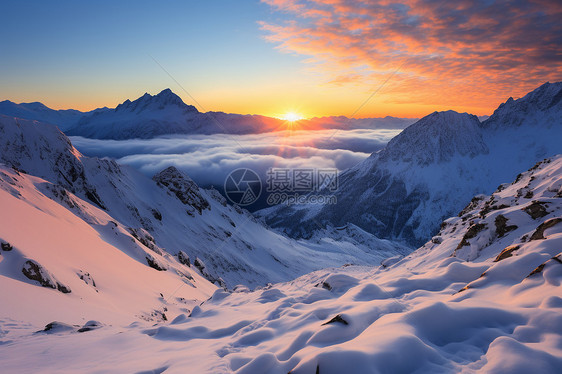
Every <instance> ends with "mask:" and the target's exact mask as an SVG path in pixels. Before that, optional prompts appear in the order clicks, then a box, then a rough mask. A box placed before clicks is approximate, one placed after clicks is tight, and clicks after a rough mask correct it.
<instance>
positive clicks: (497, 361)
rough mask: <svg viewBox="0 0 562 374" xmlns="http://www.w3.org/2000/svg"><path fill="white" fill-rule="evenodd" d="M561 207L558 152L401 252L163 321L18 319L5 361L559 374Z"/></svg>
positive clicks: (331, 372) (119, 368) (216, 369)
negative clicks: (87, 327) (45, 322)
mask: <svg viewBox="0 0 562 374" xmlns="http://www.w3.org/2000/svg"><path fill="white" fill-rule="evenodd" d="M537 204H538V205H539V206H542V207H543V208H544V210H543V209H540V208H537V207H536V206H537ZM536 212H541V213H536ZM560 218H562V156H557V157H556V158H552V159H547V160H545V161H543V162H541V163H539V164H537V165H536V166H535V167H533V168H532V169H531V170H530V171H527V172H524V173H522V174H521V175H520V176H519V177H517V179H516V181H514V182H513V183H506V184H502V185H501V186H500V187H499V188H498V190H497V191H496V192H494V193H493V194H492V195H491V196H483V195H479V196H477V197H475V198H474V199H473V200H472V201H471V202H470V204H469V205H468V206H467V207H466V208H465V209H463V210H462V212H461V213H460V214H459V215H458V216H455V217H451V218H449V219H447V220H445V221H444V222H443V223H442V225H441V230H440V231H439V233H438V235H436V236H434V237H433V238H431V239H430V240H429V241H428V242H427V243H426V244H425V245H423V246H422V247H420V248H419V249H418V250H417V251H415V252H413V253H411V254H410V255H408V256H406V257H405V258H403V259H401V260H399V261H389V262H386V265H385V266H380V267H360V266H344V267H340V268H331V269H324V270H320V271H316V272H313V273H310V274H307V275H304V276H302V277H300V278H297V279H295V280H293V281H290V282H286V283H280V284H275V285H269V286H267V287H263V288H259V289H256V290H254V291H249V290H248V289H247V288H243V287H242V288H238V289H237V290H235V291H230V292H227V291H224V290H222V289H218V290H216V291H215V292H214V294H213V295H212V296H211V297H210V298H209V299H208V300H206V301H205V302H203V303H201V304H200V305H198V306H195V307H194V308H193V309H192V310H191V312H190V313H180V314H177V315H170V320H169V321H168V322H161V323H159V324H157V325H154V326H147V325H141V324H138V323H137V324H132V325H129V326H128V327H124V328H118V327H112V326H107V324H105V325H102V326H101V327H100V328H97V329H96V330H95V331H89V332H87V333H83V334H80V333H76V332H74V329H72V328H67V329H66V330H64V331H61V332H59V333H58V335H57V336H56V339H54V338H50V337H49V336H48V335H43V336H39V337H38V336H31V335H29V331H31V327H29V326H26V325H25V324H23V323H19V324H18V323H14V321H8V320H5V321H3V324H2V325H0V327H1V329H2V331H5V333H4V334H5V337H4V339H10V337H11V336H18V334H20V336H19V337H18V338H17V339H16V340H15V341H12V342H10V343H8V344H5V345H4V346H3V348H2V349H0V359H1V360H2V363H3V366H4V368H5V369H6V370H8V372H12V371H14V372H15V371H17V370H18V369H21V367H22V365H23V363H22V362H21V360H20V359H18V357H26V361H25V365H27V366H26V367H28V368H33V369H35V370H36V371H37V372H41V371H50V372H53V371H56V372H71V371H73V370H78V369H80V370H81V371H86V372H93V371H109V372H142V371H148V372H150V371H156V372H164V373H185V372H197V373H230V372H236V373H274V374H276V373H279V374H286V373H289V372H290V373H297V374H298V373H304V374H314V373H320V374H335V373H338V374H339V373H397V372H400V373H420V372H422V373H442V372H447V373H450V372H468V373H472V372H485V373H531V372H532V373H558V372H559V368H560V366H561V365H562V348H561V347H562V297H561V296H562V295H561V294H560V285H561V282H562V252H561V251H562V249H561V248H562V219H560ZM537 232H539V233H540V235H538V234H537ZM73 292H74V290H73ZM62 322H66V323H69V324H70V323H74V322H73V321H62ZM100 323H102V324H103V323H104V321H100ZM18 329H20V330H19V332H18ZM26 332H27V335H26ZM46 347H49V349H48V350H46ZM75 347H80V348H79V349H77V348H75ZM125 347H126V348H125ZM116 352H118V354H115V353H116ZM63 353H64V354H68V353H70V354H68V356H67V358H66V359H65V360H56V359H50V360H48V361H47V358H49V355H51V356H53V357H59V355H61V354H63ZM46 362H47V363H46Z"/></svg>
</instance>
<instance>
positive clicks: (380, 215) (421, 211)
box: [256, 83, 562, 246]
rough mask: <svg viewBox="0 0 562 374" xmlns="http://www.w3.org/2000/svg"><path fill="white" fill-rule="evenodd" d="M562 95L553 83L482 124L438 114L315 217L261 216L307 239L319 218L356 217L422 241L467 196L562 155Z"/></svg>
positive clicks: (284, 212) (352, 176)
mask: <svg viewBox="0 0 562 374" xmlns="http://www.w3.org/2000/svg"><path fill="white" fill-rule="evenodd" d="M561 92H562V83H555V84H551V83H546V84H544V85H542V86H540V87H539V88H537V89H536V90H534V91H532V92H530V93H529V94H527V95H525V96H524V97H523V98H520V99H518V100H513V99H510V100H508V101H506V103H504V104H502V105H501V106H500V107H499V108H498V109H497V110H496V111H495V112H494V114H493V115H492V116H490V118H488V119H487V120H485V121H483V122H482V123H480V121H479V120H478V118H476V117H475V116H472V115H468V114H459V113H456V112H450V111H448V112H441V113H438V112H437V113H432V114H430V115H428V116H426V117H424V118H422V119H420V120H419V121H417V122H416V123H414V124H412V125H411V126H409V127H408V128H406V129H405V130H404V131H402V132H401V133H400V134H399V135H397V136H396V137H395V138H393V139H392V140H391V141H390V142H389V143H388V144H387V146H386V147H385V148H383V149H382V150H380V151H378V152H376V153H373V154H372V155H371V156H369V157H368V158H367V159H366V160H365V161H363V162H361V163H359V164H358V165H356V166H354V167H352V168H351V169H349V170H347V171H344V172H343V173H342V174H341V175H340V178H339V182H340V184H339V189H338V191H337V192H336V193H335V196H336V198H337V201H338V203H337V204H335V205H330V206H325V207H321V208H320V209H317V210H315V211H314V213H312V214H306V211H307V207H306V206H298V205H294V206H292V207H287V206H274V207H271V208H266V209H265V210H263V211H258V212H256V214H257V215H258V216H261V217H264V219H265V220H266V222H267V223H268V224H269V225H270V226H271V227H273V228H276V229H278V230H280V231H282V232H284V233H286V234H288V235H290V236H293V237H306V236H307V235H309V232H310V231H312V230H314V229H315V226H317V225H318V223H321V224H324V225H325V224H331V225H335V226H341V225H345V224H346V223H347V222H351V223H353V224H356V225H357V226H359V227H360V228H362V229H363V230H365V231H367V232H370V233H372V234H374V235H376V236H377V237H382V238H387V239H401V240H405V241H407V242H408V243H409V244H410V245H413V246H416V245H419V244H421V241H422V240H423V238H425V237H427V236H431V235H432V233H434V232H436V230H437V229H438V224H437V222H440V220H442V219H443V218H445V217H448V216H450V215H452V214H453V213H454V212H455V211H456V210H459V209H460V208H461V207H462V206H464V205H465V204H466V203H467V201H466V199H467V198H466V196H474V195H477V194H480V193H490V192H491V191H493V189H494V188H495V187H496V186H497V185H498V184H499V183H501V181H502V180H508V179H512V178H514V177H515V175H516V174H517V173H518V170H522V169H526V168H528V167H530V166H531V165H532V164H533V163H534V162H536V161H537V160H540V159H543V158H545V157H549V156H552V155H554V154H557V153H561V152H562V143H560V142H559V141H558V140H557V139H561V138H562V115H561V114H562V101H560V100H559V99H558V98H559V97H560V96H561V95H562V93H561ZM551 104H553V105H551ZM447 117H448V121H444V119H445V118H447ZM459 124H460V125H459ZM457 125H459V126H457ZM458 128H461V129H462V130H463V131H457V129H458ZM435 129H437V131H433V130H435ZM324 192H326V193H329V191H324ZM342 207H345V209H343V208H342Z"/></svg>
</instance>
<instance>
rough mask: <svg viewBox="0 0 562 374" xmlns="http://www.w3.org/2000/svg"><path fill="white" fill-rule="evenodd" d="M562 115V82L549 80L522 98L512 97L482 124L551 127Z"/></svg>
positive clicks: (493, 126) (488, 125)
mask: <svg viewBox="0 0 562 374" xmlns="http://www.w3.org/2000/svg"><path fill="white" fill-rule="evenodd" d="M561 116H562V82H556V83H549V82H547V83H545V84H543V85H542V86H540V87H538V88H537V89H535V90H533V91H531V92H529V93H528V94H526V95H525V96H523V97H522V98H520V99H517V100H514V99H513V98H512V97H510V98H509V99H508V100H507V101H506V102H505V103H503V104H501V105H500V106H499V107H498V109H496V110H495V111H494V114H492V116H490V118H488V119H487V120H486V121H484V122H483V123H482V125H483V126H484V127H487V128H495V129H497V128H500V127H518V126H521V125H522V124H524V123H531V124H534V125H541V126H547V127H550V126H551V124H552V123H555V122H556V120H557V119H559V118H560V117H561Z"/></svg>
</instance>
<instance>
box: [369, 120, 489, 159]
mask: <svg viewBox="0 0 562 374" xmlns="http://www.w3.org/2000/svg"><path fill="white" fill-rule="evenodd" d="M482 153H488V147H487V146H486V144H485V143H484V141H483V139H482V131H481V128H480V121H479V120H478V117H476V116H474V115H472V114H468V113H457V112H455V111H452V110H448V111H446V112H434V113H431V114H430V115H428V116H425V117H424V118H422V119H420V120H419V121H417V122H416V123H414V124H413V125H411V126H409V127H407V128H406V129H405V130H404V131H402V132H401V133H400V134H399V135H398V136H396V137H394V138H393V139H392V140H391V141H390V142H389V143H388V145H387V146H386V148H385V149H383V150H382V151H381V152H379V153H378V154H377V156H376V157H379V159H380V160H383V161H385V160H393V161H404V162H410V161H414V162H416V163H418V164H422V165H427V164H430V163H435V162H442V161H449V160H450V159H451V158H452V157H453V156H455V155H460V156H470V157H474V156H476V155H478V154H482Z"/></svg>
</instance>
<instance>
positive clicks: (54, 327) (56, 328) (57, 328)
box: [37, 321, 78, 334]
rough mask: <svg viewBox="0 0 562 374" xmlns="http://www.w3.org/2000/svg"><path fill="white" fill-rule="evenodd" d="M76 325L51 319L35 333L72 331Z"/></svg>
mask: <svg viewBox="0 0 562 374" xmlns="http://www.w3.org/2000/svg"><path fill="white" fill-rule="evenodd" d="M77 327H78V326H76V325H69V324H67V323H63V322H58V321H53V322H50V323H48V324H46V325H45V328H44V329H43V330H40V331H37V333H47V334H56V333H61V332H74V331H75V330H76V328H77Z"/></svg>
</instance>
